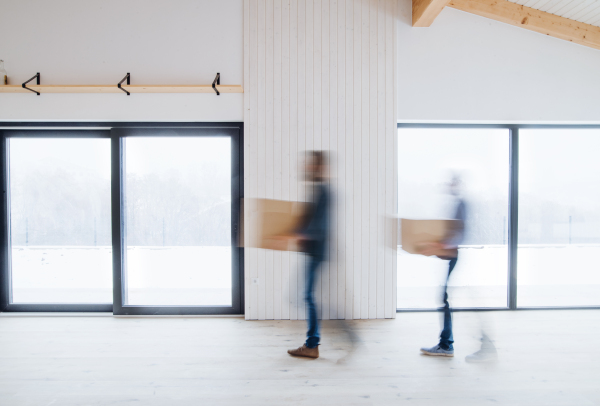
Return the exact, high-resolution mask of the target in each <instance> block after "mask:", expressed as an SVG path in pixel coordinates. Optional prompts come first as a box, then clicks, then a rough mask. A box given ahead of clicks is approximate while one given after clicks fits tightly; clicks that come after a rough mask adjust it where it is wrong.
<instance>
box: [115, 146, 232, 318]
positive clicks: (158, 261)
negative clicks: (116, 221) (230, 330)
mask: <svg viewBox="0 0 600 406" xmlns="http://www.w3.org/2000/svg"><path fill="white" fill-rule="evenodd" d="M125 161H126V176H125V197H126V198H125V202H126V203H125V206H126V210H127V233H126V242H127V264H126V265H127V266H126V276H127V284H126V286H127V295H126V296H125V304H128V305H155V306H161V305H206V306H210V305H219V306H231V301H232V291H231V286H232V285H231V249H232V246H231V139H230V138H228V137H133V138H126V139H125Z"/></svg>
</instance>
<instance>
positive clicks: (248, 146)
mask: <svg viewBox="0 0 600 406" xmlns="http://www.w3.org/2000/svg"><path fill="white" fill-rule="evenodd" d="M244 61H248V62H250V0H244ZM244 84H245V85H246V86H249V85H250V63H247V64H246V66H244ZM244 123H245V127H246V128H245V130H246V132H245V133H244V135H245V136H244V151H251V150H252V144H254V143H253V142H252V132H251V131H252V119H251V115H250V92H248V91H246V92H244ZM251 166H252V165H246V167H245V168H244V185H245V188H246V190H245V192H246V196H248V193H250V190H251V189H252V188H251V187H250V182H251V180H250V176H251V174H252V171H251V170H250V168H251ZM245 209H246V208H245V207H244V208H243V210H245ZM244 215H246V212H245V213H244ZM244 232H247V229H246V228H244ZM244 238H248V237H247V236H246V235H244ZM251 257H252V255H251V253H250V250H246V252H245V267H244V268H245V269H244V297H245V298H246V309H245V310H246V311H245V318H246V320H248V319H250V318H251V295H250V273H251V271H252V269H251V268H252V266H251V264H252V263H253V262H252V261H250V258H251Z"/></svg>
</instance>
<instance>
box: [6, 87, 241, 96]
mask: <svg viewBox="0 0 600 406" xmlns="http://www.w3.org/2000/svg"><path fill="white" fill-rule="evenodd" d="M27 87H28V88H29V89H32V90H35V91H37V92H40V93H42V94H44V93H123V94H125V93H124V92H123V91H122V90H121V89H119V88H118V87H117V85H27ZM122 87H123V89H125V90H127V91H128V92H131V94H136V93H213V94H215V95H216V93H215V91H214V90H213V88H212V86H211V85H122ZM216 88H217V90H218V91H219V92H220V93H244V89H243V88H242V86H241V85H216ZM0 93H31V92H30V91H29V90H27V89H23V87H22V86H21V85H7V86H0ZM33 95H34V96H35V94H33Z"/></svg>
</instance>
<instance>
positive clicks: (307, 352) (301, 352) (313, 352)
mask: <svg viewBox="0 0 600 406" xmlns="http://www.w3.org/2000/svg"><path fill="white" fill-rule="evenodd" d="M288 354H290V355H294V356H296V357H308V358H319V346H318V345H317V346H316V347H315V348H308V347H307V346H306V344H304V345H303V346H302V347H299V348H296V349H295V350H288Z"/></svg>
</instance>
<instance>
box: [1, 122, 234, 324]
mask: <svg viewBox="0 0 600 406" xmlns="http://www.w3.org/2000/svg"><path fill="white" fill-rule="evenodd" d="M54 125H57V124H54ZM57 126H60V127H68V126H69V125H68V124H64V123H61V124H58V125H57ZM90 126H94V124H90ZM97 126H98V124H96V127H97ZM0 133H1V135H2V150H1V154H0V155H1V157H2V161H3V163H4V164H3V165H2V173H3V180H4V190H5V191H6V193H5V194H4V197H5V198H4V216H3V225H4V233H3V236H2V238H3V241H4V244H3V246H4V253H3V261H2V273H1V274H0V277H1V279H0V287H1V291H0V307H1V308H0V310H4V311H111V310H112V311H113V312H114V313H115V314H224V313H229V314H236V313H237V314H239V313H241V312H242V300H243V295H242V286H241V278H242V272H243V265H242V264H243V249H242V248H239V247H238V246H237V241H238V235H237V234H238V232H239V228H240V227H239V224H238V222H239V219H240V213H239V211H240V200H241V197H242V190H243V184H242V176H241V171H242V162H241V156H242V154H241V145H242V143H241V125H239V124H232V125H228V124H214V125H212V124H208V125H206V124H204V125H194V124H185V125H177V126H174V127H173V128H169V127H168V126H167V125H165V124H149V125H147V126H145V127H143V128H141V127H138V128H134V127H128V126H119V127H117V128H112V129H105V130H92V129H90V130H85V129H84V130H81V129H79V130H76V129H72V130H71V129H61V130H43V129H40V130H32V129H29V130H5V131H0Z"/></svg>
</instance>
